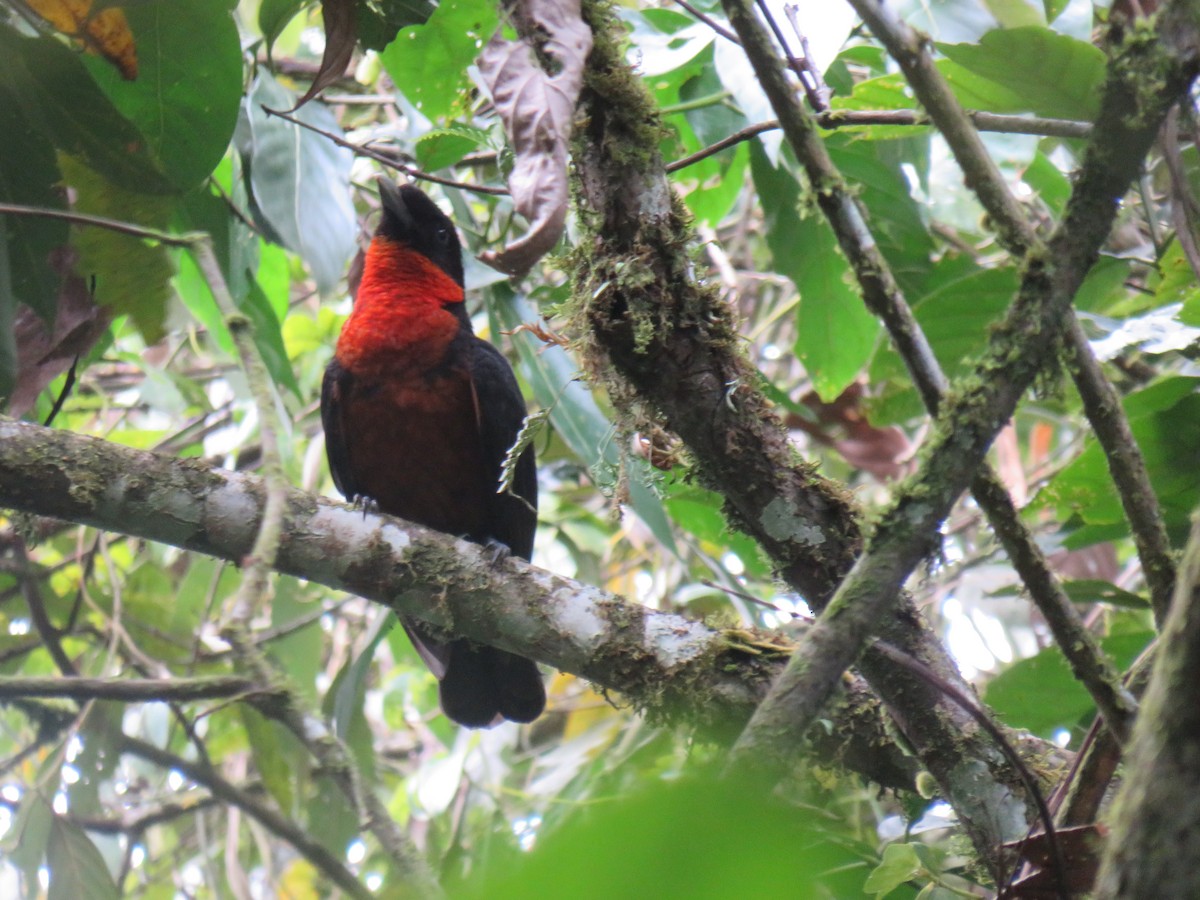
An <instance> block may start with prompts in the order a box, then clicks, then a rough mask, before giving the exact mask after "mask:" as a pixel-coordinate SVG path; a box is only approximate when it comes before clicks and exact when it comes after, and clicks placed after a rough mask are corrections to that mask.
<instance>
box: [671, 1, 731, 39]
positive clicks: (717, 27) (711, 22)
mask: <svg viewBox="0 0 1200 900" xmlns="http://www.w3.org/2000/svg"><path fill="white" fill-rule="evenodd" d="M673 2H674V3H675V4H676V5H677V6H680V7H682V8H683V9H686V10H687V11H688V12H689V13H691V14H692V15H693V16H695V17H696V18H697V19H699V20H700V21H701V22H703V23H704V24H705V25H707V26H708V27H709V28H711V29H712V30H713V31H715V32H716V33H717V34H719V35H720V36H721V37H723V38H725V40H727V41H732V42H733V43H735V44H739V43H741V42H740V41H739V40H738V39H737V35H736V34H734V33H733V32H732V31H730V30H729V29H728V28H726V27H725V26H724V25H722V24H721V23H720V22H718V21H717V20H716V19H714V18H713V17H712V16H710V15H707V14H706V13H702V12H701V11H700V10H698V9H696V7H694V6H692V4H690V3H688V2H687V0H673Z"/></svg>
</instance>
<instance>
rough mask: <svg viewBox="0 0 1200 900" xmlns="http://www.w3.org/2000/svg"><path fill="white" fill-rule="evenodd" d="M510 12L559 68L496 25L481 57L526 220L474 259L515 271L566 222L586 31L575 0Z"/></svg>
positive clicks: (588, 44)
mask: <svg viewBox="0 0 1200 900" xmlns="http://www.w3.org/2000/svg"><path fill="white" fill-rule="evenodd" d="M516 15H517V16H518V17H519V18H520V19H521V20H523V21H524V22H526V23H527V26H528V27H527V29H526V31H527V32H531V31H536V32H538V34H539V38H540V37H541V36H542V35H544V36H545V41H544V43H541V44H540V47H539V49H540V51H541V53H542V54H543V56H544V57H546V58H548V59H549V60H551V61H552V65H553V66H554V68H556V69H557V71H556V72H553V73H551V72H547V71H546V70H545V69H543V68H542V66H541V65H540V64H539V62H538V59H537V57H536V56H535V54H534V48H533V47H532V46H531V45H530V44H529V43H528V42H527V41H525V40H517V41H508V40H505V39H504V37H503V36H502V34H501V33H500V32H497V33H496V34H495V35H494V36H493V37H492V39H491V40H490V41H489V42H488V45H487V47H485V48H484V51H483V53H482V54H481V55H480V57H479V69H480V72H481V73H482V75H483V79H484V82H485V83H486V84H487V86H488V90H490V91H491V93H492V99H493V100H494V101H495V104H496V111H497V112H498V113H499V114H500V118H501V121H502V122H503V123H504V132H505V134H507V135H508V140H509V142H510V143H511V144H512V147H513V151H514V153H515V154H516V164H515V165H514V166H513V170H512V173H511V174H510V175H509V176H508V187H509V190H510V191H511V192H512V197H513V205H514V206H515V207H516V210H517V212H519V213H520V214H521V215H522V216H524V217H525V218H526V219H527V220H528V221H529V223H530V224H529V231H527V232H526V233H525V234H524V236H522V237H521V238H519V239H518V240H516V241H514V242H513V243H511V244H509V245H508V246H507V247H505V248H504V249H503V250H500V251H498V252H493V251H488V252H486V253H484V254H482V255H481V256H480V259H482V260H483V261H484V262H486V263H487V264H488V265H490V266H492V267H494V268H496V269H499V270H500V271H501V272H505V273H507V274H509V275H518V276H519V275H524V274H525V273H526V272H528V271H529V270H530V269H531V268H533V265H534V263H536V262H537V261H538V260H539V259H541V258H542V257H543V256H544V255H545V254H546V253H547V252H548V251H549V250H550V249H551V248H552V247H553V246H554V245H555V244H556V243H558V239H559V238H560V237H561V236H562V232H563V226H564V225H565V224H566V220H567V142H568V141H569V140H570V138H571V119H572V117H573V115H574V112H575V101H576V100H577V99H578V97H579V89H580V87H581V85H582V83H583V64H584V62H585V61H586V60H587V56H588V53H589V52H591V49H592V32H591V29H590V28H588V26H587V25H586V24H585V23H584V22H583V20H582V19H581V18H580V12H579V3H578V0H564V2H556V0H524V2H521V3H518V5H517V11H516Z"/></svg>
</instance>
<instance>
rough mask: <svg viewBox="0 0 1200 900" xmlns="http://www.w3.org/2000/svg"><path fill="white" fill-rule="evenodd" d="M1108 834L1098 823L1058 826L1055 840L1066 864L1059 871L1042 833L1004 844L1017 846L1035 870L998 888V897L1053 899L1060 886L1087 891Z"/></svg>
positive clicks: (1074, 892)
mask: <svg viewBox="0 0 1200 900" xmlns="http://www.w3.org/2000/svg"><path fill="white" fill-rule="evenodd" d="M1107 837H1108V829H1107V828H1105V827H1104V826H1103V825H1099V824H1096V825H1080V826H1077V827H1075V828H1059V829H1057V830H1056V831H1055V840H1056V841H1057V842H1058V849H1059V853H1061V854H1062V856H1061V859H1062V864H1063V866H1064V867H1065V868H1064V871H1062V872H1056V871H1055V866H1056V865H1057V863H1056V859H1057V857H1056V855H1055V853H1054V849H1053V846H1052V845H1051V844H1050V841H1049V839H1048V838H1047V837H1046V835H1045V834H1044V833H1039V834H1035V835H1032V836H1031V837H1029V838H1028V839H1026V840H1024V841H1014V842H1013V843H1010V844H1005V845H1004V846H1005V849H1007V850H1016V851H1017V852H1018V853H1019V854H1020V856H1021V858H1022V859H1023V860H1024V861H1025V862H1027V863H1028V864H1029V865H1030V866H1032V867H1033V868H1034V871H1033V872H1031V873H1029V874H1027V875H1025V876H1023V877H1022V878H1021V879H1020V880H1018V881H1016V882H1014V883H1012V884H1010V885H1008V886H1007V887H1006V888H1005V889H1004V890H1003V891H1001V892H1000V897H1001V898H1003V900H1056V898H1058V897H1061V896H1062V890H1061V888H1062V887H1063V886H1065V887H1066V888H1067V890H1068V891H1069V892H1070V893H1071V896H1075V895H1077V894H1079V895H1082V894H1086V893H1087V892H1088V891H1090V890H1091V888H1092V885H1093V884H1094V883H1095V881H1096V873H1097V872H1098V871H1099V869H1100V855H1101V852H1102V851H1103V849H1104V840H1105V838H1107Z"/></svg>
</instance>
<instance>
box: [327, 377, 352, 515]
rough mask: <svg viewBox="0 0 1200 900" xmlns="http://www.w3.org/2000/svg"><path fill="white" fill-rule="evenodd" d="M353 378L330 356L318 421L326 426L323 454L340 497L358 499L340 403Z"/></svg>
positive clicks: (342, 407)
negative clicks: (327, 460)
mask: <svg viewBox="0 0 1200 900" xmlns="http://www.w3.org/2000/svg"><path fill="white" fill-rule="evenodd" d="M353 380H354V376H353V375H352V374H351V373H350V372H349V371H348V370H346V369H344V368H342V366H341V365H340V364H339V363H338V361H337V359H332V360H330V362H329V365H328V366H327V367H326V369H325V379H324V381H322V382H321V424H322V425H323V426H324V428H325V455H326V456H327V457H328V458H329V471H330V474H332V475H333V483H334V484H335V485H337V489H338V490H339V491H341V492H342V496H344V497H345V498H346V499H347V500H350V501H352V502H353V501H354V500H356V499H358V497H359V496H360V494H361V491H360V490H359V487H358V485H357V484H356V483H355V481H354V477H353V473H352V470H351V466H350V454H349V451H348V450H347V448H346V423H345V419H344V417H343V410H344V406H343V402H344V399H345V397H346V396H347V395H348V394H349V392H350V387H351V383H352V382H353Z"/></svg>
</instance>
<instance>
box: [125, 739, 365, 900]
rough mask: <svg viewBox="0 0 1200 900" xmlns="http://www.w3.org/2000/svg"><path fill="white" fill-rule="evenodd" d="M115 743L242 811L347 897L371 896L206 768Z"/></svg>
mask: <svg viewBox="0 0 1200 900" xmlns="http://www.w3.org/2000/svg"><path fill="white" fill-rule="evenodd" d="M117 739H118V740H119V742H120V744H119V750H120V752H122V753H128V754H130V755H131V756H136V757H138V758H139V759H144V760H146V761H147V762H149V763H152V764H154V765H156V766H158V767H159V768H162V769H168V770H174V771H176V772H179V773H180V774H181V775H183V776H184V777H185V778H188V779H190V780H192V781H194V782H196V784H201V785H203V786H204V787H206V788H208V789H209V790H210V791H211V792H212V793H213V795H214V796H215V797H218V798H220V799H221V800H222V801H223V802H225V803H228V804H230V805H232V806H235V807H237V808H238V809H240V810H242V812H244V813H246V815H248V816H250V817H251V818H253V819H254V820H256V821H257V822H259V823H260V824H261V825H262V826H263V827H264V828H266V829H267V830H268V831H270V832H271V833H273V834H274V835H275V836H276V837H278V838H281V839H283V840H285V841H287V842H288V843H289V844H291V845H292V846H293V847H295V848H296V849H297V850H298V851H299V852H300V854H301V855H302V856H303V857H304V858H305V859H307V860H308V861H309V862H310V863H312V864H313V866H315V867H316V868H317V869H318V870H320V871H321V872H323V873H324V874H325V875H327V876H328V877H329V878H330V880H332V881H333V883H334V884H336V885H337V886H338V887H340V888H341V889H342V890H343V891H345V892H346V893H347V894H349V895H350V896H351V897H356V898H360V900H370V898H371V897H372V896H373V895H372V894H371V892H370V891H369V890H367V888H366V887H365V886H364V885H363V884H362V882H360V881H359V880H358V879H357V878H355V877H354V874H353V873H352V872H351V871H350V870H349V869H347V868H346V867H345V865H343V864H342V862H341V860H339V859H338V858H337V857H335V856H334V855H333V854H332V853H330V852H329V851H328V850H326V849H325V847H324V845H323V844H321V843H320V842H319V841H318V840H317V839H316V838H314V837H312V836H311V835H309V834H308V832H306V831H304V830H303V829H301V828H299V827H297V826H296V825H293V824H292V823H291V822H290V821H288V819H286V818H285V817H284V816H283V815H281V814H280V813H278V812H277V811H276V810H274V809H272V808H271V807H269V806H267V805H266V804H265V803H263V802H261V801H259V800H258V799H257V798H256V797H253V796H251V795H250V794H248V793H247V792H246V791H244V790H242V789H241V788H238V787H236V786H235V785H233V784H231V783H230V782H228V781H226V780H225V779H224V778H222V777H221V775H220V774H218V773H217V772H216V771H214V770H213V769H212V768H211V767H210V766H206V765H201V764H199V763H194V762H192V761H191V760H187V759H184V758H183V757H181V756H176V755H175V754H174V753H169V752H167V751H166V750H162V749H160V748H158V747H156V746H154V745H153V744H149V743H147V742H146V741H142V740H139V739H137V738H135V737H130V736H129V735H127V734H124V733H118V735H117Z"/></svg>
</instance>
